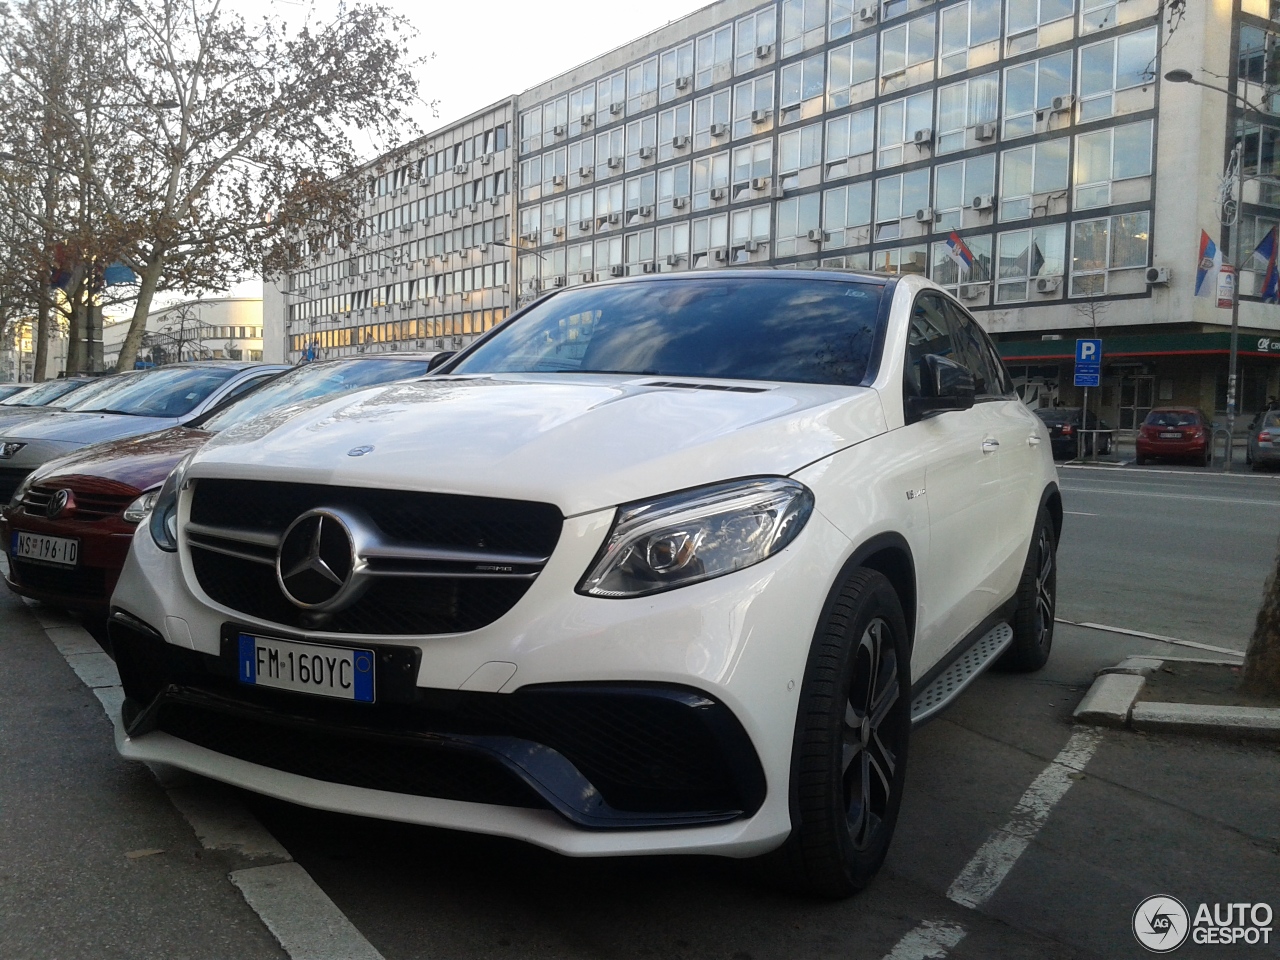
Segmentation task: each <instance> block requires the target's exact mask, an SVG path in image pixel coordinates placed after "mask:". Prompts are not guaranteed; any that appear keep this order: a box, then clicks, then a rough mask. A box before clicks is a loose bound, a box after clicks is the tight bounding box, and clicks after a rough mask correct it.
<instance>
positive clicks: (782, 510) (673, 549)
mask: <svg viewBox="0 0 1280 960" xmlns="http://www.w3.org/2000/svg"><path fill="white" fill-rule="evenodd" d="M812 512H813V492H812V491H811V490H810V489H809V488H808V487H806V486H805V485H804V484H802V483H797V482H796V481H794V480H787V479H784V478H782V477H768V478H757V479H752V480H735V481H732V482H730V483H721V484H716V485H715V486H710V487H700V488H698V489H696V490H687V491H685V492H684V493H676V494H672V495H670V496H667V497H662V498H660V499H658V500H650V501H648V502H645V503H633V504H627V505H625V506H623V507H620V508H619V510H618V517H617V519H616V520H615V521H614V524H613V530H612V531H611V532H610V534H609V538H608V540H606V541H605V545H604V548H603V549H602V550H601V551H600V556H599V557H597V559H596V562H595V564H594V565H593V566H592V568H591V570H590V571H589V572H588V573H587V575H586V576H585V577H584V578H583V580H582V583H581V584H579V585H578V592H579V593H583V594H587V595H588V596H593V597H640V596H644V595H645V594H649V593H658V592H660V591H663V590H671V589H674V588H675V587H683V586H687V585H688V584H691V583H697V582H699V581H700V580H710V579H711V578H712V577H721V576H724V575H725V574H726V573H733V571H735V570H741V569H742V568H743V567H749V566H751V565H752V564H753V563H759V562H760V561H761V560H765V559H767V558H769V557H771V556H773V555H774V554H775V553H777V552H778V551H780V550H782V549H783V548H784V547H786V546H787V544H789V543H790V542H791V541H792V540H794V539H795V538H796V535H797V534H799V533H800V531H801V530H802V529H804V525H805V523H806V522H807V521H808V519H809V515H810V514H811V513H812Z"/></svg>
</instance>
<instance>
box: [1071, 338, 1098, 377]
mask: <svg viewBox="0 0 1280 960" xmlns="http://www.w3.org/2000/svg"><path fill="white" fill-rule="evenodd" d="M1101 381H1102V341H1101V340H1077V341H1076V375H1075V385H1076V386H1077V387H1096V386H1098V385H1099V384H1100V383H1101Z"/></svg>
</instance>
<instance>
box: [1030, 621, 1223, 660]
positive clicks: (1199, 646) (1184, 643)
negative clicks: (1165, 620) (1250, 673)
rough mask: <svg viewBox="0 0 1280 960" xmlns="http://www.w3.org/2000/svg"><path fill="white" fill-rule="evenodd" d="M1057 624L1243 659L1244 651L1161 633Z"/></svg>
mask: <svg viewBox="0 0 1280 960" xmlns="http://www.w3.org/2000/svg"><path fill="white" fill-rule="evenodd" d="M1054 622H1055V623H1065V624H1066V625H1067V626H1069V627H1084V628H1085V629H1086V630H1102V631H1103V632H1105V633H1119V634H1123V635H1124V636H1126V637H1141V638H1142V639H1143V640H1157V641H1159V642H1160V643H1173V644H1177V645H1178V646H1180V647H1192V648H1194V649H1196V650H1208V651H1209V652H1210V653H1226V654H1230V655H1231V656H1233V657H1243V656H1244V651H1243V650H1232V649H1231V648H1230V647H1215V646H1214V645H1213V644H1211V643H1201V642H1200V641H1199V640H1179V639H1178V638H1177V637H1166V636H1164V635H1163V634H1159V633H1144V632H1143V631H1141V630H1127V629H1125V628H1124V627H1109V626H1107V625H1106V624H1105V623H1090V622H1089V621H1087V620H1079V621H1077V620H1064V619H1062V617H1055V618H1054Z"/></svg>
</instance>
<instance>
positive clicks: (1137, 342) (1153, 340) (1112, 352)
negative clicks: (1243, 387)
mask: <svg viewBox="0 0 1280 960" xmlns="http://www.w3.org/2000/svg"><path fill="white" fill-rule="evenodd" d="M996 346H997V347H999V350H1000V356H1001V358H1002V359H1003V360H1004V362H1005V363H1043V362H1046V361H1051V360H1066V361H1068V362H1071V361H1074V360H1075V349H1076V342H1075V339H1074V338H1070V339H1068V338H1066V337H1064V338H1063V339H1061V340H1011V341H1005V342H1003V343H999V344H997V345H996ZM1230 352H1231V334H1230V333H1162V334H1147V335H1145V336H1119V337H1103V338H1102V356H1103V358H1104V362H1105V361H1106V360H1116V359H1118V358H1121V357H1204V356H1214V355H1218V354H1220V355H1222V356H1226V355H1227V354H1229V353H1230ZM1238 352H1239V355H1240V356H1242V357H1253V358H1257V357H1262V358H1265V357H1275V358H1277V359H1280V335H1275V336H1259V335H1258V334H1256V333H1243V332H1242V333H1241V334H1240V339H1239V347H1238Z"/></svg>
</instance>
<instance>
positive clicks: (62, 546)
mask: <svg viewBox="0 0 1280 960" xmlns="http://www.w3.org/2000/svg"><path fill="white" fill-rule="evenodd" d="M10 547H11V549H10V551H9V552H10V553H11V554H13V556H15V557H23V558H25V559H28V560H43V561H45V562H46V563H56V564H59V565H60V566H64V567H74V566H75V565H76V558H77V557H78V556H79V554H80V541H79V540H76V539H73V538H71V537H42V536H39V535H37V534H34V533H22V532H20V531H17V530H15V531H14V533H13V542H12V543H11V544H10Z"/></svg>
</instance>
